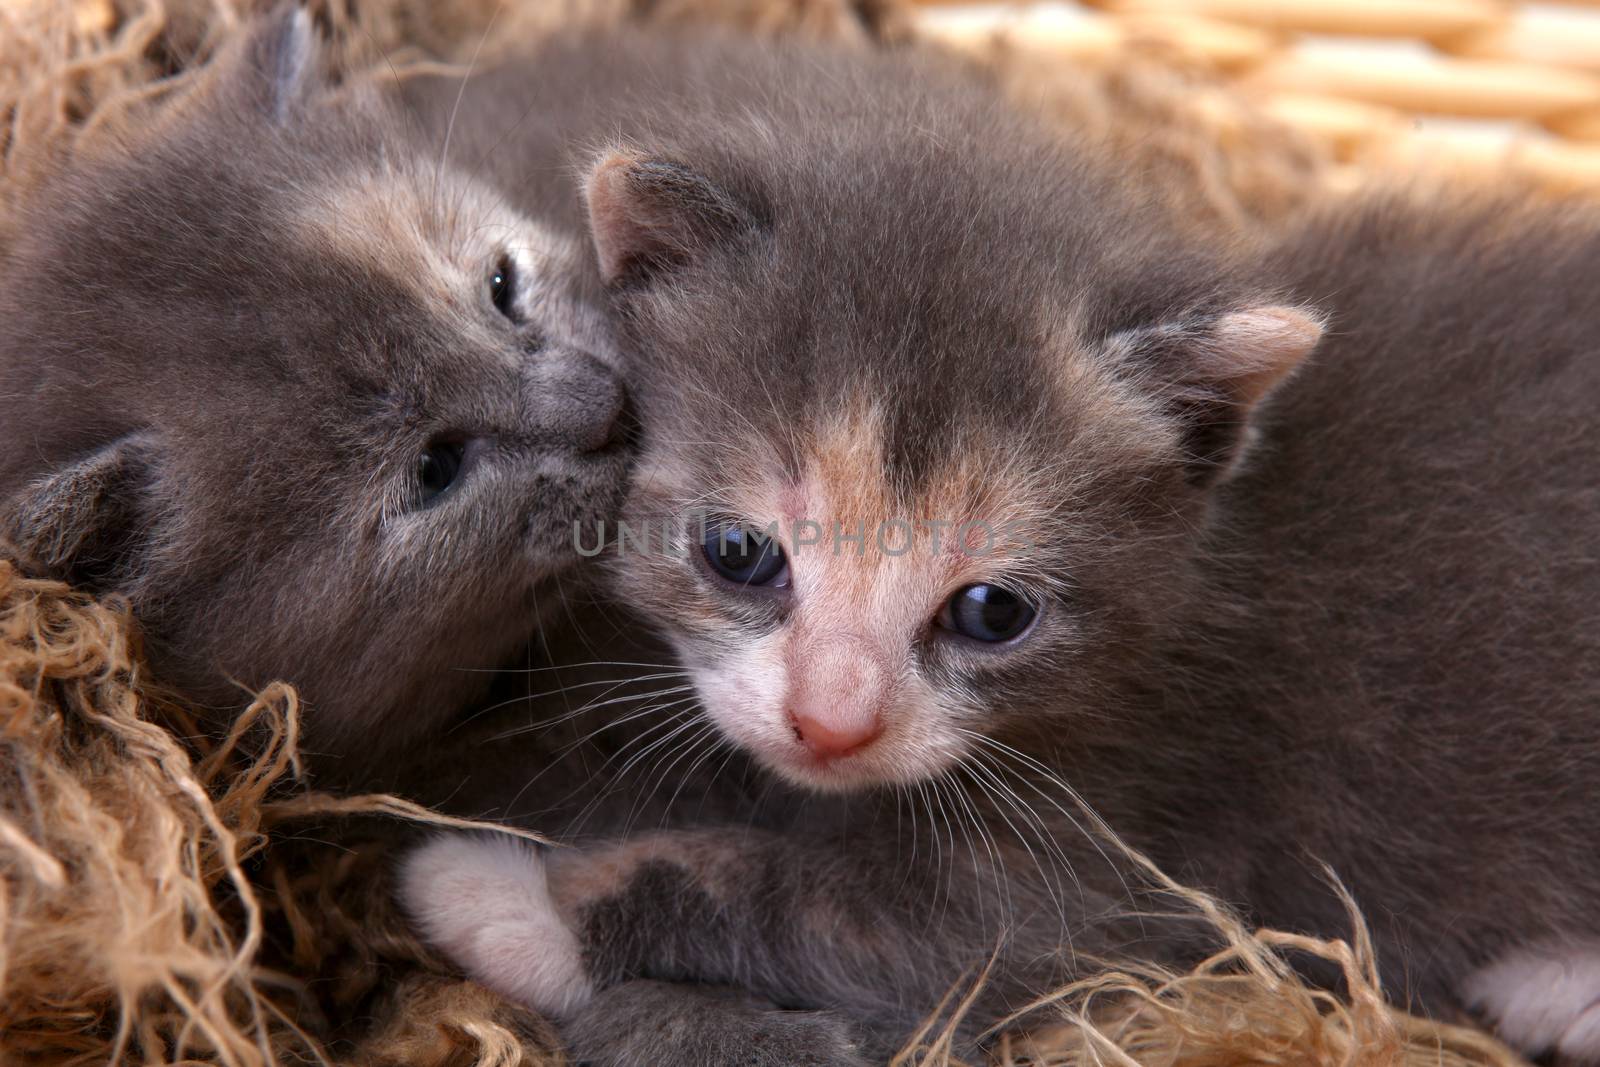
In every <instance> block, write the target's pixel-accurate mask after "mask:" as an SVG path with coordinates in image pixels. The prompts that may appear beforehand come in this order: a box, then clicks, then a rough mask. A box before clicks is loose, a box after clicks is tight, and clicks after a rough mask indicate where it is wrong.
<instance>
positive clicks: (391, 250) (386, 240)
mask: <svg viewBox="0 0 1600 1067" xmlns="http://www.w3.org/2000/svg"><path fill="white" fill-rule="evenodd" d="M293 225H294V230H295V234H296V236H297V238H298V240H299V241H300V243H301V245H302V247H304V248H305V250H306V251H307V252H308V253H310V254H312V255H322V256H326V255H329V254H330V253H331V254H333V255H335V256H337V257H339V258H340V259H342V260H344V261H345V262H350V263H355V264H359V265H361V266H364V267H367V268H369V269H373V270H376V271H381V272H384V273H387V274H390V275H391V276H393V277H395V278H397V279H398V280H399V281H401V282H402V283H403V284H405V285H407V286H408V287H410V288H412V289H413V290H414V291H416V292H417V294H418V296H419V297H420V298H422V299H424V300H426V301H427V302H428V304H429V306H432V307H448V308H453V309H455V308H461V307H463V306H464V303H465V302H466V301H469V300H471V299H473V296H474V294H478V293H480V292H481V291H482V288H483V286H484V285H486V284H487V275H486V273H485V272H486V271H488V270H490V269H492V267H493V265H494V264H495V262H496V261H497V259H498V258H499V257H501V256H506V257H508V258H510V259H511V260H512V262H513V265H514V266H515V267H516V268H517V269H518V271H519V276H520V284H521V285H523V286H525V287H531V288H532V289H533V290H535V292H534V293H533V298H534V299H538V298H539V297H540V296H541V295H545V294H540V293H539V292H538V290H539V289H540V288H541V282H542V281H543V280H545V279H548V278H551V277H553V276H556V275H558V274H564V273H566V272H570V271H572V270H574V269H576V268H575V263H576V260H577V249H576V247H575V246H574V244H573V242H572V241H571V240H570V239H568V238H566V237H563V236H560V235H558V234H556V233H554V232H553V231H551V230H549V229H548V228H546V227H543V226H540V225H539V224H537V223H535V222H534V221H532V220H531V219H528V218H526V217H525V216H523V215H521V214H519V213H517V212H515V211H513V210H511V209H510V208H509V207H508V206H507V205H506V204H505V203H504V202H503V201H502V200H501V199H500V198H499V197H498V196H497V195H495V194H494V193H493V192H492V191H490V190H488V189H487V188H485V187H483V186H480V185H477V184H475V183H472V182H469V181H466V180H464V179H462V178H460V177H459V176H452V177H450V178H448V179H443V180H442V181H440V182H433V181H431V180H429V179H427V178H424V177H419V176H409V175H404V174H400V173H397V172H394V171H391V170H383V171H378V172H366V173H359V172H358V173H352V174H351V175H349V176H347V178H346V180H344V181H342V182H338V183H330V184H329V185H328V186H327V187H326V188H324V189H322V190H321V191H320V192H319V194H318V195H317V196H314V197H310V198H307V200H306V201H305V202H304V203H303V204H302V205H300V206H299V210H298V211H297V213H296V215H295V217H294V220H293ZM397 264H405V265H406V270H405V272H404V274H401V273H399V272H398V271H396V269H395V267H396V265H397Z"/></svg>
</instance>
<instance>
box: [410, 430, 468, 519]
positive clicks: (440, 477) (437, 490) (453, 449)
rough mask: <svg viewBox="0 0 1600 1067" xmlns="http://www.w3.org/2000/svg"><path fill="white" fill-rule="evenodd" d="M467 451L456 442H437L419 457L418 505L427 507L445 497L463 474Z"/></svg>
mask: <svg viewBox="0 0 1600 1067" xmlns="http://www.w3.org/2000/svg"><path fill="white" fill-rule="evenodd" d="M465 454H466V453H465V450H464V449H463V448H462V447H461V446H460V445H459V444H456V443H454V442H450V441H435V442H434V443H433V444H431V445H429V446H428V447H427V449H426V450H424V451H423V453H422V455H420V456H418V457H417V504H418V506H419V507H426V506H427V505H429V504H431V503H433V502H434V501H435V500H437V499H439V497H441V496H442V495H444V493H445V491H446V490H447V489H449V488H450V487H451V486H452V485H454V484H455V481H456V478H457V477H458V476H459V475H460V474H461V460H462V458H463V457H464V456H465Z"/></svg>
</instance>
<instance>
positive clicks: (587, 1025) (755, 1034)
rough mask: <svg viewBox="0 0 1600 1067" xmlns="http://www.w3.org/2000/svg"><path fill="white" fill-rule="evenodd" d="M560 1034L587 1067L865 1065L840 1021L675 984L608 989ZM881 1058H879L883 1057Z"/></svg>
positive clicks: (724, 991) (715, 990)
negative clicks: (780, 1009) (562, 1034)
mask: <svg viewBox="0 0 1600 1067" xmlns="http://www.w3.org/2000/svg"><path fill="white" fill-rule="evenodd" d="M562 1029H563V1033H564V1035H565V1036H566V1038H567V1041H568V1044H569V1045H570V1047H571V1050H572V1053H573V1056H574V1059H575V1060H577V1061H578V1062H580V1063H583V1064H586V1065H588V1067H868V1064H869V1060H868V1059H867V1058H866V1056H865V1055H863V1053H862V1050H861V1049H860V1048H859V1046H858V1045H857V1042H856V1041H855V1039H854V1037H853V1036H852V1034H851V1031H850V1028H849V1027H848V1026H847V1024H846V1023H845V1021H844V1020H843V1019H842V1018H840V1017H839V1016H837V1015H833V1014H831V1013H829V1012H812V1011H779V1010H778V1009H777V1008H774V1007H773V1006H772V1005H770V1004H767V1003H764V1002H762V1001H759V1000H757V999H755V998H753V997H750V996H748V995H744V994H741V993H738V992H735V991H732V990H727V989H721V988H708V987H704V986H696V985H686V984H685V985H680V984H676V983H672V982H651V981H643V980H640V981H631V982H623V983H621V984H620V985H616V986H612V987H611V988H610V989H607V990H606V991H605V992H603V993H601V994H600V995H599V996H597V997H595V998H594V999H593V1000H592V1001H590V1003H589V1004H588V1005H587V1006H586V1007H585V1008H584V1009H583V1010H581V1011H579V1012H578V1013H577V1014H575V1015H574V1016H572V1017H571V1018H570V1019H569V1020H568V1022H567V1023H566V1025H565V1026H563V1028H562ZM880 1062H881V1061H880Z"/></svg>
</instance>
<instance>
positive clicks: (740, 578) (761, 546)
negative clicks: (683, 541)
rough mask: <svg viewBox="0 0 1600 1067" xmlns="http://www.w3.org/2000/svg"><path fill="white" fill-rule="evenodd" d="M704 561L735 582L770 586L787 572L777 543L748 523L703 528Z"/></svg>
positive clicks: (784, 560)
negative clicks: (704, 534) (704, 530)
mask: <svg viewBox="0 0 1600 1067" xmlns="http://www.w3.org/2000/svg"><path fill="white" fill-rule="evenodd" d="M704 548H705V556H706V562H707V563H709V564H710V565H711V569H712V570H713V571H715V572H716V573H717V574H719V575H721V576H722V577H723V578H726V579H727V580H728V581H730V582H736V583H738V584H739V585H774V584H779V580H780V579H781V578H783V577H784V576H785V575H787V574H788V573H789V561H788V560H787V559H785V558H784V555H783V549H781V548H779V547H778V545H777V542H775V541H773V540H772V539H771V538H770V537H768V536H767V535H765V534H763V533H761V532H760V531H758V530H752V529H750V527H748V526H713V527H711V528H710V529H708V530H707V531H706V539H705V544H704Z"/></svg>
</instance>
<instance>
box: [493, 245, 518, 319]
mask: <svg viewBox="0 0 1600 1067" xmlns="http://www.w3.org/2000/svg"><path fill="white" fill-rule="evenodd" d="M516 296H517V275H516V268H515V267H514V266H513V265H512V263H511V260H510V259H509V258H504V259H501V260H500V262H499V263H496V264H495V267H494V272H493V273H492V274H490V275H489V300H490V301H491V302H492V303H493V304H494V309H495V310H496V311H498V312H500V314H502V315H504V316H505V317H506V318H508V319H510V320H511V321H512V322H515V321H516V320H517V316H516V309H515V308H514V307H513V305H514V304H515V302H516Z"/></svg>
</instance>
